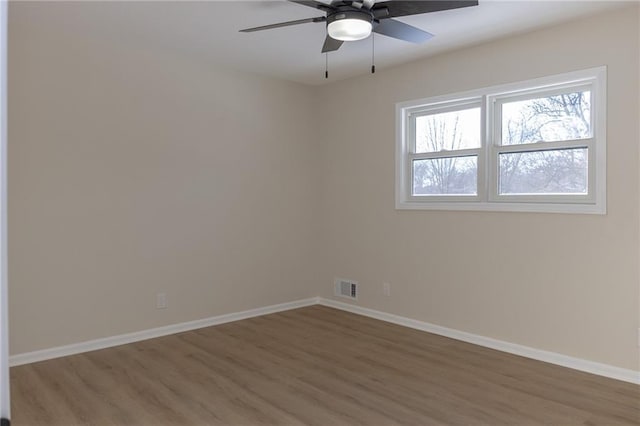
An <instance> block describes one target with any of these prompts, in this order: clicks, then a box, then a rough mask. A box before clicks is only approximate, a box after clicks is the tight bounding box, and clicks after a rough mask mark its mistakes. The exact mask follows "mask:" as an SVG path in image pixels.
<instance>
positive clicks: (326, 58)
mask: <svg viewBox="0 0 640 426" xmlns="http://www.w3.org/2000/svg"><path fill="white" fill-rule="evenodd" d="M324 78H329V52H326V53H325V54H324Z"/></svg>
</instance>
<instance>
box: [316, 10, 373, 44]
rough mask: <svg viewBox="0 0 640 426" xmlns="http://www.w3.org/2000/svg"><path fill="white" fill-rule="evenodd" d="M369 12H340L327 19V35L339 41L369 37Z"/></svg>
mask: <svg viewBox="0 0 640 426" xmlns="http://www.w3.org/2000/svg"><path fill="white" fill-rule="evenodd" d="M372 20H373V19H372V17H371V14H370V13H364V12H355V11H354V12H340V13H336V14H334V15H330V16H329V17H328V19H327V22H328V23H327V32H328V33H329V37H331V38H332V39H335V40H341V41H356V40H362V39H364V38H367V37H369V35H370V34H371V30H372V29H373V25H372Z"/></svg>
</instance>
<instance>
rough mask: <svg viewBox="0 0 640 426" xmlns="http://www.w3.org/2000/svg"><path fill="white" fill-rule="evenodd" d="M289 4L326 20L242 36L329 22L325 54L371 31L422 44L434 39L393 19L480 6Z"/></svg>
mask: <svg viewBox="0 0 640 426" xmlns="http://www.w3.org/2000/svg"><path fill="white" fill-rule="evenodd" d="M289 1H291V2H293V3H298V4H301V5H303V6H309V7H312V8H314V9H318V10H321V11H322V12H324V13H325V16H318V17H315V18H306V19H297V20H295V21H287V22H280V23H277V24H271V25H264V26H260V27H254V28H246V29H244V30H240V32H244V33H250V32H254V31H262V30H270V29H273V28H280V27H288V26H290V25H298V24H306V23H309V22H326V26H327V37H326V38H325V41H324V45H323V46H322V53H326V52H332V51H334V50H338V49H339V48H340V46H342V43H343V42H345V41H355V40H362V39H364V38H367V37H369V35H370V34H371V32H372V31H373V32H375V33H378V34H382V35H386V36H388V37H393V38H396V39H399V40H405V41H409V42H412V43H423V42H425V41H427V40H429V39H430V38H431V37H433V34H431V33H428V32H426V31H423V30H421V29H419V28H416V27H413V26H411V25H408V24H405V23H404V22H400V21H397V20H395V19H393V18H397V17H399V16H408V15H419V14H422V13H430V12H438V11H441V10H449V9H458V8H461V7H469V6H477V5H478V1H477V0H448V1H447V0H410V1H400V0H387V1H376V0H333V1H331V3H323V2H320V1H316V0H289Z"/></svg>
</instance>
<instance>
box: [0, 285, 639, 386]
mask: <svg viewBox="0 0 640 426" xmlns="http://www.w3.org/2000/svg"><path fill="white" fill-rule="evenodd" d="M316 304H320V305H323V306H328V307H331V308H336V309H340V310H343V311H347V312H351V313H354V314H359V315H364V316H367V317H370V318H375V319H379V320H382V321H386V322H390V323H393V324H398V325H401V326H404V327H409V328H413V329H416V330H422V331H426V332H429V333H433V334H438V335H440V336H445V337H450V338H452V339H456V340H461V341H463V342H468V343H473V344H475V345H479V346H484V347H487V348H491V349H496V350H499V351H502V352H507V353H511V354H514V355H520V356H524V357H527V358H531V359H535V360H538V361H544V362H548V363H551V364H556V365H560V366H563V367H568V368H572V369H574V370H580V371H584V372H587V373H592V374H597V375H599V376H604V377H609V378H612V379H617V380H622V381H625V382H630V383H635V384H640V371H635V370H628V369H625V368H620V367H614V366H612V365H608V364H602V363H598V362H593V361H588V360H585V359H581V358H574V357H571V356H567V355H562V354H559V353H555V352H549V351H544V350H540V349H535V348H530V347H528V346H523V345H518V344H515V343H509V342H505V341H502V340H497V339H492V338H490V337H484V336H480V335H477V334H472V333H467V332H464V331H460V330H455V329H452V328H447V327H442V326H439V325H435V324H431V323H428V322H424V321H418V320H414V319H411V318H406V317H401V316H399V315H393V314H389V313H386V312H382V311H376V310H374V309H369V308H363V307H361V306H357V305H353V304H349V303H344V302H339V301H337V300H331V299H325V298H322V297H312V298H309V299H302V300H297V301H294V302H288V303H281V304H278V305H271V306H265V307H262V308H256V309H250V310H248V311H242V312H235V313H231V314H225V315H218V316H215V317H210V318H204V319H200V320H195V321H189V322H183V323H179V324H172V325H167V326H164V327H158V328H152V329H149V330H142V331H137V332H134V333H127V334H120V335H118V336H111V337H105V338H102V339H95V340H89V341H86V342H80V343H74V344H71V345H66V346H58V347H55V348H50V349H44V350H40V351H34V352H27V353H23V354H17V355H12V356H10V357H9V365H10V366H12V367H13V366H17V365H22V364H29V363H32V362H38V361H45V360H48V359H53V358H59V357H63V356H67V355H74V354H79V353H82V352H89V351H95V350H98V349H104V348H109V347H112V346H119V345H124V344H127V343H133V342H139V341H141V340H146V339H153V338H154V337H161V336H167V335H170V334H175V333H181V332H183V331H189V330H195V329H198V328H203V327H210V326H212V325H218V324H224V323H227V322H232V321H239V320H242V319H246V318H252V317H257V316H261V315H267V314H272V313H276V312H282V311H288V310H290V309H296V308H302V307H305V306H311V305H316Z"/></svg>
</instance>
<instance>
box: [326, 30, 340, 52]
mask: <svg viewBox="0 0 640 426" xmlns="http://www.w3.org/2000/svg"><path fill="white" fill-rule="evenodd" d="M342 43H344V42H343V41H342V40H336V39H334V38H331V37H329V35H328V34H327V38H325V39H324V45H323V46H322V53H326V52H333V51H334V50H338V49H340V46H342Z"/></svg>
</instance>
